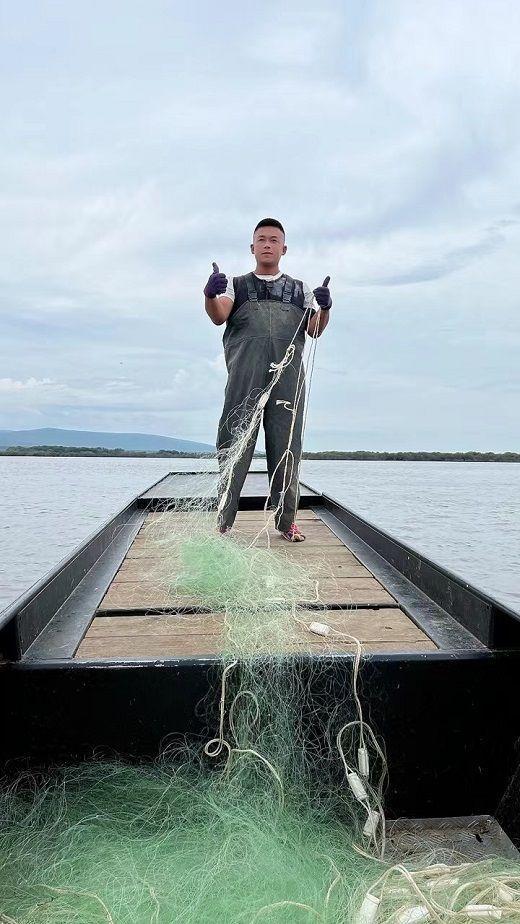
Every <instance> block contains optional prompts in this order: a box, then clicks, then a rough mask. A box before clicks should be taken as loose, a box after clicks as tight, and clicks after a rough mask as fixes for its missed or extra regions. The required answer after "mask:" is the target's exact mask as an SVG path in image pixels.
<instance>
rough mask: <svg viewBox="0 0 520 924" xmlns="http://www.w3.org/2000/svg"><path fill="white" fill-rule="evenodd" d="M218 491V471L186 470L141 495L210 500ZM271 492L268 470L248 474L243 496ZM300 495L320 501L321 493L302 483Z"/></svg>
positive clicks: (172, 475)
mask: <svg viewBox="0 0 520 924" xmlns="http://www.w3.org/2000/svg"><path fill="white" fill-rule="evenodd" d="M216 491H217V473H216V472H201V473H196V474H189V473H186V472H174V473H172V474H170V475H167V476H166V477H165V478H163V479H162V480H161V481H160V482H159V483H158V484H156V485H154V486H153V487H152V488H150V489H149V490H148V491H145V492H144V493H143V494H142V495H141V497H142V498H143V499H144V500H152V499H157V498H164V499H165V500H172V501H175V500H176V499H179V498H191V497H193V498H197V497H200V496H204V497H207V498H208V500H210V499H211V498H214V497H215V496H216ZM268 493H269V479H268V476H267V472H250V473H249V474H248V475H246V480H245V482H244V487H243V489H242V492H241V496H242V497H244V498H247V497H264V498H265V497H267V495H268ZM300 497H301V498H306V499H313V498H314V499H315V500H316V501H318V499H319V495H318V494H316V492H315V491H313V490H312V489H311V488H306V487H304V485H302V484H300Z"/></svg>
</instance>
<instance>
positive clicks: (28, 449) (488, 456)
mask: <svg viewBox="0 0 520 924" xmlns="http://www.w3.org/2000/svg"><path fill="white" fill-rule="evenodd" d="M0 456H79V457H82V456H107V457H116V458H129V459H136V458H144V459H169V458H171V459H214V458H215V453H213V452H177V451H176V450H173V449H159V450H157V451H156V452H146V451H142V450H139V449H104V448H103V447H102V446H96V447H91V446H6V447H5V448H3V449H0ZM255 458H257V459H265V453H263V452H257V453H255ZM303 458H304V459H318V460H323V461H325V460H327V459H332V460H336V461H342V460H350V461H354V462H362V461H373V462H520V452H371V451H370V450H369V449H360V450H352V451H348V452H343V451H336V450H327V451H325V452H304V453H303Z"/></svg>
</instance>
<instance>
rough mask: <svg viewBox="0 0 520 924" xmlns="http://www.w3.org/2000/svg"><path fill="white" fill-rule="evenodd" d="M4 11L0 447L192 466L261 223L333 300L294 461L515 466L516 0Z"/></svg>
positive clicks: (21, 7)
mask: <svg viewBox="0 0 520 924" xmlns="http://www.w3.org/2000/svg"><path fill="white" fill-rule="evenodd" d="M0 10H1V14H0V36H1V37H0V78H1V80H0V84H1V89H0V93H1V96H2V101H1V102H2V120H1V122H0V177H1V179H0V184H1V185H0V197H1V203H0V241H1V246H0V428H3V429H5V428H13V429H25V428H32V427H65V428H68V429H69V428H70V429H79V430H81V429H84V430H103V431H119V432H142V433H157V434H162V435H166V436H174V437H178V438H183V439H193V440H198V441H203V442H207V443H213V442H214V439H215V433H216V428H217V423H218V418H219V416H220V412H221V408H222V403H223V394H224V387H225V382H226V370H225V365H224V358H223V352H222V333H223V328H222V327H216V326H214V325H213V324H212V323H211V321H210V320H209V318H208V317H207V315H206V314H205V312H204V304H203V295H202V289H203V287H204V285H205V282H206V280H207V277H208V275H209V273H210V272H211V263H212V261H213V260H215V261H217V263H218V264H219V267H220V268H221V269H222V270H223V271H224V272H226V273H227V274H228V276H235V275H240V274H242V273H247V272H249V271H250V270H252V269H253V268H254V264H253V263H252V257H251V254H250V250H249V245H250V243H251V240H252V231H253V228H254V227H255V225H256V224H257V222H258V221H259V220H260V219H261V218H264V217H267V216H271V217H275V218H278V219H279V220H280V221H281V222H282V223H283V225H284V227H285V230H286V244H287V254H286V256H285V257H284V258H283V260H282V262H281V269H282V270H285V271H286V272H287V273H289V274H290V275H292V276H294V277H296V278H299V279H302V280H304V281H305V282H307V283H308V284H309V285H310V286H311V288H315V287H316V286H317V285H320V284H321V283H322V281H323V278H324V276H326V275H330V277H331V282H330V289H331V294H332V298H333V306H332V310H331V318H330V323H329V326H328V328H327V330H326V331H325V333H324V334H323V336H322V337H321V338H320V339H319V341H318V343H317V349H316V356H315V368H314V375H313V378H312V386H311V389H310V396H309V412H308V423H307V430H306V435H305V448H306V449H308V450H320V449H344V450H356V449H371V450H439V451H454V450H493V451H496V452H500V451H507V450H510V451H520V427H519V423H520V363H519V359H518V357H519V350H520V312H519V301H520V260H519V244H520V184H519V179H520V177H519V174H520V119H519V112H520V68H518V66H517V63H518V60H519V57H520V4H519V3H518V2H517V0H493V2H491V0H457V2H455V3H454V2H453V0H431V2H429V3H427V4H423V3H417V2H416V0H338V2H335V0H334V2H328V0H322V2H320V3H319V4H316V3H315V2H314V0H313V2H307V0H297V2H293V0H284V3H283V4H282V3H280V2H276V3H273V2H271V0H264V2H263V3H262V4H260V5H259V4H254V5H253V4H244V3H243V2H240V3H239V2H235V0H230V2H226V3H223V4H220V5H217V4H214V3H210V2H205V0H204V2H197V0H194V2H192V3H190V4H186V3H184V2H172V0H170V2H166V0H146V2H145V0H143V2H136V0H124V2H123V0H103V2H101V0H89V2H84V0H67V2H60V0H53V2H51V0H37V2H36V0H34V2H27V0H16V2H15V0H8V2H6V0H2V2H1V3H0Z"/></svg>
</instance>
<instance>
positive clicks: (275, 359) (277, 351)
mask: <svg viewBox="0 0 520 924" xmlns="http://www.w3.org/2000/svg"><path fill="white" fill-rule="evenodd" d="M251 253H252V254H253V256H254V257H255V259H256V267H255V269H254V271H253V272H252V273H247V274H246V275H245V276H236V277H234V278H233V279H232V281H231V282H228V280H227V278H226V276H225V274H224V273H221V272H220V271H219V268H218V266H217V264H216V263H214V264H213V273H212V274H211V276H210V277H209V279H208V282H207V284H206V286H205V288H204V295H205V308H206V312H207V314H208V315H209V317H210V318H211V320H212V321H213V323H214V324H224V323H226V330H225V333H224V336H223V344H224V353H225V358H226V366H227V370H228V381H227V385H226V393H225V401H224V409H223V412H222V417H221V419H220V423H219V428H218V435H217V456H218V458H219V462H220V464H221V466H222V464H223V461H224V459H225V456H226V451H227V450H229V448H230V446H231V444H232V442H233V436H234V435H235V433H236V430H237V427H238V428H240V425H242V426H243V423H244V420H246V421H247V404H248V399H249V404H251V401H252V400H255V399H258V398H259V396H260V394H261V393H262V392H264V390H265V389H266V388H268V387H269V385H270V383H272V381H273V371H272V368H271V365H272V364H279V363H281V362H282V360H284V358H285V361H286V365H284V368H283V371H282V373H281V375H280V378H279V381H277V382H276V384H275V385H274V387H273V389H272V391H271V392H270V394H269V397H268V400H267V402H266V404H265V407H264V409H263V426H264V431H265V448H266V456H267V471H268V473H269V483H270V485H271V497H270V500H271V504H272V506H273V507H274V508H275V511H276V513H275V526H276V528H277V529H278V530H279V531H280V534H281V536H282V537H283V538H284V539H287V540H288V541H289V542H302V541H303V540H304V539H305V536H304V535H303V533H302V532H301V530H300V529H299V527H298V526H297V525H296V523H295V522H294V521H295V517H296V511H297V509H298V468H299V462H300V457H301V438H302V425H303V409H304V402H305V394H304V375H303V362H302V354H303V348H304V345H305V332H307V334H308V335H309V336H311V337H319V336H320V335H321V334H322V333H323V331H324V330H325V328H326V326H327V324H328V321H329V310H330V307H331V305H332V299H331V297H330V292H329V288H328V283H329V279H330V277H329V276H327V278H326V279H325V280H324V282H323V285H321V286H318V287H317V288H316V289H314V291H313V292H311V290H310V289H309V287H308V286H307V285H306V284H305V283H304V282H302V281H301V280H298V279H293V278H292V277H291V276H288V275H287V274H286V273H282V272H281V271H280V268H279V263H280V260H281V258H282V256H283V255H284V254H285V253H287V245H286V243H285V231H284V229H283V226H282V225H281V224H280V222H279V221H277V220H276V219H275V218H264V219H262V221H259V222H258V224H257V226H256V228H255V230H254V233H253V243H252V244H251ZM314 305H315V306H316V307H314ZM316 309H318V310H316ZM290 344H293V346H294V354H293V355H292V358H290V361H289V362H287V358H288V356H287V348H288V347H289V346H290ZM290 353H291V351H290ZM289 355H290V354H289ZM257 434H258V428H257V429H256V432H255V433H254V434H253V438H252V439H251V440H250V441H249V443H248V445H247V447H246V449H245V451H244V452H243V453H242V455H241V457H240V459H239V460H238V461H237V464H236V466H235V467H234V469H233V474H232V478H231V483H230V485H229V490H228V492H227V497H226V502H225V506H224V509H223V510H222V511H221V513H220V515H219V529H220V532H222V533H224V532H227V531H228V530H229V529H231V526H232V525H233V522H234V519H235V516H236V512H237V510H238V502H239V498H240V492H241V490H242V487H243V484H244V481H245V477H246V475H247V472H248V471H249V467H250V464H251V460H252V458H253V453H254V448H255V444H256V437H257Z"/></svg>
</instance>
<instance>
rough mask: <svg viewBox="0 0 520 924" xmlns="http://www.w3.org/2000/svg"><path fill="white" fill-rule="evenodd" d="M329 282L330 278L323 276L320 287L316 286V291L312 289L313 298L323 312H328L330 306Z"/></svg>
mask: <svg viewBox="0 0 520 924" xmlns="http://www.w3.org/2000/svg"><path fill="white" fill-rule="evenodd" d="M329 282H330V276H325V279H324V280H323V283H322V284H321V286H318V287H317V288H316V289H313V294H314V297H315V299H316V301H317V302H318V305H319V306H320V308H322V309H323V310H324V311H328V310H329V308H330V306H331V305H332V299H331V297H330V291H329Z"/></svg>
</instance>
